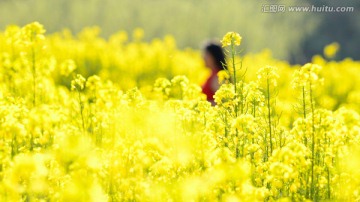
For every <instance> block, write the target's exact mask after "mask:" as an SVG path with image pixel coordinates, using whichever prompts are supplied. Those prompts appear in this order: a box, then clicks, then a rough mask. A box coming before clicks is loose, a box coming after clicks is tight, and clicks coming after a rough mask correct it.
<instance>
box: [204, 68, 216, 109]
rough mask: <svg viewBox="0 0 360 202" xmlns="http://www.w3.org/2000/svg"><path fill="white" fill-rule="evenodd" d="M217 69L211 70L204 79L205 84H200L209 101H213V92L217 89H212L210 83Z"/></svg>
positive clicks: (213, 80)
mask: <svg viewBox="0 0 360 202" xmlns="http://www.w3.org/2000/svg"><path fill="white" fill-rule="evenodd" d="M218 72H219V70H212V71H211V75H210V77H209V78H208V79H207V80H206V82H205V84H204V85H203V86H202V92H203V93H204V94H205V95H206V97H207V100H208V101H209V102H212V103H213V102H214V98H213V96H214V94H215V91H216V90H217V89H212V87H211V86H212V85H213V84H212V83H213V82H215V81H216V78H217V73H218Z"/></svg>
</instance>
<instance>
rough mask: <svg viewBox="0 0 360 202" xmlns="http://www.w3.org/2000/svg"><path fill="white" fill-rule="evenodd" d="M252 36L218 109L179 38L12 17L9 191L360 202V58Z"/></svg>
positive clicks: (2, 130)
mask: <svg viewBox="0 0 360 202" xmlns="http://www.w3.org/2000/svg"><path fill="white" fill-rule="evenodd" d="M229 31H231V30H229ZM239 34H240V35H238V34H236V33H232V32H229V33H224V38H223V39H222V44H223V46H224V49H225V50H226V53H227V59H228V61H227V62H228V70H223V71H220V72H219V74H218V76H219V80H220V82H221V84H222V85H221V87H220V89H219V90H218V91H217V92H216V94H215V96H214V98H215V103H216V105H215V106H212V105H211V103H210V102H208V101H206V96H205V95H204V94H202V91H201V85H202V84H203V83H204V81H205V79H206V78H207V76H208V75H209V70H208V69H206V68H205V66H204V64H203V59H202V53H201V52H200V51H199V50H195V49H190V48H187V49H180V48H178V47H177V45H176V41H175V39H174V38H173V37H172V36H170V35H169V36H166V37H164V38H159V39H153V40H151V41H150V42H145V41H143V38H144V35H146V33H144V31H143V30H141V29H135V30H134V31H133V32H132V33H127V32H123V31H119V32H118V33H116V34H113V35H111V36H110V37H109V38H106V39H105V38H101V37H100V36H99V29H98V28H96V27H93V28H87V29H84V30H83V31H82V32H80V33H79V34H77V35H73V34H71V32H70V31H67V30H64V31H62V32H57V33H54V34H49V35H47V34H45V28H44V27H43V26H42V25H41V24H40V23H37V22H34V23H31V24H27V25H25V26H23V27H18V26H8V27H7V28H6V30H4V31H2V32H1V33H0V71H1V72H0V201H31V202H32V201H68V202H70V201H76V202H82V201H84V202H88V201H93V202H99V201H111V202H113V201H229V202H230V201H306V200H308V201H359V200H360V169H359V167H360V147H359V144H360V116H359V113H360V80H359V78H360V62H359V61H354V60H352V59H350V58H347V59H344V60H342V61H334V60H333V58H334V57H335V55H336V53H337V50H338V48H339V47H338V45H337V44H336V43H334V44H330V45H328V46H327V47H325V48H324V54H323V55H324V56H320V55H315V56H314V57H313V59H312V62H311V63H307V64H301V65H290V64H289V63H287V62H286V61H281V60H277V59H275V58H274V57H273V56H272V54H271V52H270V51H269V50H264V51H262V52H259V53H256V54H250V53H247V54H242V50H243V49H242V43H243V42H244V41H246V40H247V39H246V38H240V36H241V33H239ZM247 43H251V42H249V41H248V42H247Z"/></svg>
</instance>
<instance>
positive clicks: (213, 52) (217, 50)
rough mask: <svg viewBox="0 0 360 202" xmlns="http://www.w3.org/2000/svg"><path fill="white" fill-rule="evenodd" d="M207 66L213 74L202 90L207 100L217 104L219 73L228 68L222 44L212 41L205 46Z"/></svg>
mask: <svg viewBox="0 0 360 202" xmlns="http://www.w3.org/2000/svg"><path fill="white" fill-rule="evenodd" d="M204 62H205V66H206V67H208V68H210V69H211V75H210V77H209V78H208V79H207V80H206V82H205V84H204V85H203V86H202V92H203V93H204V94H205V95H206V96H207V100H208V101H209V102H211V103H212V105H215V102H214V98H213V96H214V94H215V92H216V91H217V90H218V89H219V87H220V84H219V79H218V77H217V73H218V72H219V71H220V70H223V69H224V68H226V61H225V54H224V51H223V49H222V48H221V45H220V44H217V43H213V42H210V43H208V44H206V45H205V47H204Z"/></svg>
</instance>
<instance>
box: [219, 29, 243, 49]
mask: <svg viewBox="0 0 360 202" xmlns="http://www.w3.org/2000/svg"><path fill="white" fill-rule="evenodd" d="M241 39H242V37H241V36H240V34H238V33H236V32H228V33H226V34H225V36H224V37H223V39H222V40H221V44H222V47H226V46H231V44H233V45H235V46H240V44H241Z"/></svg>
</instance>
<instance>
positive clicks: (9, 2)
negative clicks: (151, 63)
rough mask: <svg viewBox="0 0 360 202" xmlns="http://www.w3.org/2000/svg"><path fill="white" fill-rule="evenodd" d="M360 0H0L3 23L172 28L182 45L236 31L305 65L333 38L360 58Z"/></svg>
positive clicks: (104, 31) (252, 44) (149, 30)
mask: <svg viewBox="0 0 360 202" xmlns="http://www.w3.org/2000/svg"><path fill="white" fill-rule="evenodd" d="M274 4H276V5H279V4H280V5H286V6H307V5H309V6H311V5H314V6H318V7H322V6H352V7H354V11H353V12H347V13H324V12H320V13H313V12H288V11H285V12H277V13H268V12H263V11H262V8H263V6H264V5H274ZM359 11H360V1H359V0H214V1H210V0H0V14H1V15H0V29H1V30H4V29H5V28H6V26H7V25H10V24H17V25H19V26H23V25H25V24H27V23H29V22H32V21H39V22H40V23H41V24H43V25H44V26H45V28H46V30H47V33H53V32H57V31H61V30H63V29H64V28H68V29H70V30H71V31H72V32H73V33H75V34H76V33H78V32H79V31H81V30H82V29H83V28H84V27H89V26H99V27H100V28H101V35H102V36H103V37H105V38H107V37H109V36H110V35H111V34H113V33H116V32H118V31H120V30H125V31H127V32H132V31H133V30H134V29H135V28H138V27H140V28H142V29H144V31H145V38H144V40H151V39H154V38H162V37H164V36H165V35H168V34H171V35H173V36H174V37H175V39H176V42H177V46H178V47H180V48H186V47H191V48H195V49H199V48H200V47H201V44H202V43H203V42H204V41H205V40H206V39H214V38H215V39H220V38H221V37H222V36H223V35H224V34H225V33H226V32H228V31H236V32H239V33H240V34H241V35H242V37H243V45H242V46H243V47H244V51H245V52H259V51H261V50H263V49H270V50H271V51H272V52H273V55H274V57H275V58H278V59H284V60H287V61H289V62H290V63H300V64H303V63H305V62H308V61H310V60H311V58H312V56H313V55H315V54H321V55H322V54H323V48H324V47H325V46H326V45H328V44H330V43H332V42H337V43H339V44H340V51H339V52H338V54H337V56H336V58H335V59H336V60H340V59H343V58H345V57H351V58H353V59H355V60H360V12H359Z"/></svg>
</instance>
